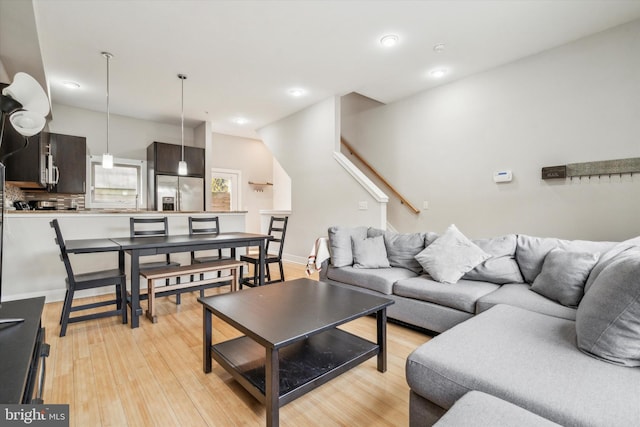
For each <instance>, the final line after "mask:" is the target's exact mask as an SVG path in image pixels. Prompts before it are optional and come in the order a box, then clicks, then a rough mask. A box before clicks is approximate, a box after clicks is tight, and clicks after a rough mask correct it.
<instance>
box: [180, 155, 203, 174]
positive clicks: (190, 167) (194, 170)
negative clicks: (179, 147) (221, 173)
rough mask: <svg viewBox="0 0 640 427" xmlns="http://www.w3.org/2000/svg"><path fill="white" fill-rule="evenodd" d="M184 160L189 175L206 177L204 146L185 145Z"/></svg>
mask: <svg viewBox="0 0 640 427" xmlns="http://www.w3.org/2000/svg"><path fill="white" fill-rule="evenodd" d="M184 160H185V162H187V172H188V174H187V175H189V176H197V177H200V178H204V148H197V147H184Z"/></svg>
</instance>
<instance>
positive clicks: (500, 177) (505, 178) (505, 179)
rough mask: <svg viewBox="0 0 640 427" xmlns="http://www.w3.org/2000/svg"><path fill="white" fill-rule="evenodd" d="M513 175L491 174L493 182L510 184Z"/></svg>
mask: <svg viewBox="0 0 640 427" xmlns="http://www.w3.org/2000/svg"><path fill="white" fill-rule="evenodd" d="M512 179H513V174H512V173H511V171H498V172H494V173H493V180H494V181H495V182H511V180H512Z"/></svg>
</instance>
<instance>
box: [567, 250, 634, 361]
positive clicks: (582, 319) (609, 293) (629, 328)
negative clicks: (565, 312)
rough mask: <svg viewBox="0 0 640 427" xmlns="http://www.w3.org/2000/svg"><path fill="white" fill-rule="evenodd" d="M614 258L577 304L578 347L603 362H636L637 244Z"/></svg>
mask: <svg viewBox="0 0 640 427" xmlns="http://www.w3.org/2000/svg"><path fill="white" fill-rule="evenodd" d="M615 258H616V259H614V260H613V261H612V262H611V263H609V265H607V266H606V267H605V268H604V269H603V270H602V271H601V272H600V274H599V275H598V277H596V279H595V281H594V282H593V284H592V285H591V289H589V291H588V292H587V293H586V294H585V295H584V298H583V299H582V302H581V303H580V305H579V306H578V312H577V313H576V334H577V338H578V348H579V349H580V350H581V351H583V352H584V353H586V354H589V355H591V356H594V357H596V358H598V359H601V360H604V361H606V362H611V363H615V364H617V365H623V366H640V248H634V249H629V250H626V251H624V252H623V253H620V254H619V255H617V256H616V257H615Z"/></svg>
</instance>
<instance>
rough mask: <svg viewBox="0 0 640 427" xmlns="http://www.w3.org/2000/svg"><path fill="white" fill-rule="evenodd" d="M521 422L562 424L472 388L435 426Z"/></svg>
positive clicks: (546, 426) (524, 426)
mask: <svg viewBox="0 0 640 427" xmlns="http://www.w3.org/2000/svg"><path fill="white" fill-rule="evenodd" d="M449 426H450V427H477V426H518V427H552V426H555V427H558V426H559V424H556V423H554V422H552V421H549V420H547V419H546V418H542V417H541V416H539V415H536V414H533V413H531V412H529V411H527V410H526V409H523V408H521V407H519V406H516V405H514V404H512V403H509V402H506V401H504V400H502V399H498V398H497V397H495V396H491V395H490V394H487V393H482V392H480V391H470V392H469V393H467V394H465V395H464V396H462V397H461V398H460V399H458V401H457V402H456V403H455V404H454V405H453V406H452V407H451V409H449V410H448V411H447V413H446V414H444V416H443V417H442V418H440V419H439V420H438V422H437V423H435V424H434V427H449Z"/></svg>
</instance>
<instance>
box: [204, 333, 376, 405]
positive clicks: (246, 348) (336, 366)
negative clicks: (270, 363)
mask: <svg viewBox="0 0 640 427" xmlns="http://www.w3.org/2000/svg"><path fill="white" fill-rule="evenodd" d="M211 350H212V357H213V359H214V360H215V361H216V362H218V363H219V364H220V365H221V366H222V367H223V368H224V369H225V370H226V371H227V372H229V373H230V374H231V375H232V376H233V378H234V379H235V380H236V381H238V383H240V384H241V385H242V386H243V387H244V388H245V389H246V390H247V391H249V393H251V394H252V395H253V396H254V397H255V398H256V399H258V400H259V401H260V402H262V403H265V358H266V351H267V350H266V349H265V347H263V346H261V345H260V344H258V343H257V342H255V341H254V340H252V339H251V338H249V337H246V336H243V337H239V338H235V339H232V340H229V341H225V342H223V343H220V344H216V345H213V346H211ZM378 352H379V347H378V345H377V344H376V343H373V342H371V341H368V340H365V339H363V338H360V337H358V336H355V335H353V334H350V333H348V332H345V331H343V330H341V329H329V330H327V331H324V332H321V333H318V334H315V335H312V336H310V337H308V338H306V339H304V340H301V341H297V342H295V343H293V344H291V345H288V346H286V347H283V348H281V349H280V350H279V352H278V353H279V354H278V356H279V357H278V360H279V364H280V369H279V376H280V381H279V386H280V387H279V397H278V406H284V405H286V404H287V403H289V402H291V401H292V400H294V399H296V398H298V397H300V396H302V395H303V394H305V393H307V392H309V391H310V390H313V389H314V388H316V387H318V386H320V385H322V384H324V383H326V382H327V381H329V380H331V379H332V378H335V377H337V376H338V375H340V374H342V373H344V372H346V371H348V370H349V369H351V368H353V367H354V366H356V365H358V364H360V363H362V362H364V361H365V360H367V359H369V358H371V357H373V356H375V355H377V354H378Z"/></svg>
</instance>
